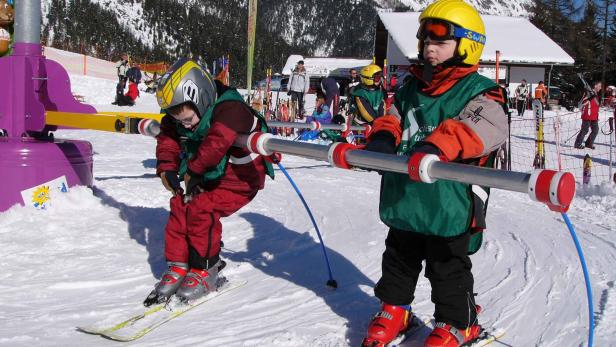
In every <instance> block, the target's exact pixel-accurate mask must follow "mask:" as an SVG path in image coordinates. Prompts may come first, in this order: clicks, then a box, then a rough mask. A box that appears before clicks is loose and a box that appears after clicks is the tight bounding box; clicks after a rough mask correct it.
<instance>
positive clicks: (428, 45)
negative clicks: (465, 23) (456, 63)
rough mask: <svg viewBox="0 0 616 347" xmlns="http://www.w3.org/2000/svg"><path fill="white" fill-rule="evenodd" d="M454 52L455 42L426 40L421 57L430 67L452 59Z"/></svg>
mask: <svg viewBox="0 0 616 347" xmlns="http://www.w3.org/2000/svg"><path fill="white" fill-rule="evenodd" d="M455 51H456V40H444V41H435V40H430V39H427V40H425V41H424V49H423V57H424V59H425V60H426V61H427V62H428V63H429V64H430V65H432V66H436V65H438V64H441V63H444V62H445V61H446V60H447V59H450V58H453V55H454V53H455Z"/></svg>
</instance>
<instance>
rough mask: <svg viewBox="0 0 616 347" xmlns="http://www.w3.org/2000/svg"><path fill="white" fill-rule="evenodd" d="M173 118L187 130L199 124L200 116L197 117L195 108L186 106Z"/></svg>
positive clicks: (173, 115)
mask: <svg viewBox="0 0 616 347" xmlns="http://www.w3.org/2000/svg"><path fill="white" fill-rule="evenodd" d="M171 116H172V117H173V119H175V121H176V122H178V123H180V124H182V126H184V128H186V129H192V128H193V127H194V126H195V125H197V124H199V116H197V113H196V112H195V111H194V110H193V108H192V107H190V106H188V105H184V107H182V108H181V109H180V112H178V113H176V114H172V115H171Z"/></svg>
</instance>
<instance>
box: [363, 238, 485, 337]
mask: <svg viewBox="0 0 616 347" xmlns="http://www.w3.org/2000/svg"><path fill="white" fill-rule="evenodd" d="M469 240H470V233H464V234H462V235H459V236H456V237H447V238H446V237H436V236H430V235H423V234H418V233H414V232H409V231H403V230H397V229H394V228H391V229H390V230H389V234H388V235H387V239H386V240H385V253H383V261H382V272H383V274H382V277H381V279H380V280H379V282H378V283H377V284H376V287H375V289H374V292H375V294H376V296H377V297H378V298H379V299H381V301H383V302H385V303H388V304H390V305H408V304H410V303H411V302H412V301H413V299H414V298H415V295H414V293H415V287H416V286H417V279H418V278H419V273H420V272H421V269H422V261H423V260H425V261H426V273H425V276H426V277H427V278H428V280H430V284H431V286H432V302H433V303H434V305H435V312H434V319H435V320H436V321H437V322H444V323H447V324H450V325H453V326H454V327H456V328H458V329H465V328H467V327H468V326H469V325H472V324H474V323H475V321H476V318H477V313H476V310H475V298H474V295H473V283H474V281H473V274H472V272H471V268H472V263H471V259H470V258H469V256H468V254H467V251H468V244H469Z"/></svg>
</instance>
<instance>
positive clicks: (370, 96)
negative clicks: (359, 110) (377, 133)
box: [351, 86, 385, 114]
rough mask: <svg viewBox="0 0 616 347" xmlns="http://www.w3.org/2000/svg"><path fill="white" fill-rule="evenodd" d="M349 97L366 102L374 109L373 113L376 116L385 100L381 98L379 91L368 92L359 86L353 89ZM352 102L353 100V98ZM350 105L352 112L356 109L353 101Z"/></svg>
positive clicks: (381, 94) (381, 93)
mask: <svg viewBox="0 0 616 347" xmlns="http://www.w3.org/2000/svg"><path fill="white" fill-rule="evenodd" d="M351 96H353V97H355V96H358V97H360V98H363V99H365V100H367V101H368V102H369V103H370V106H372V108H373V109H374V112H375V113H377V114H378V113H379V108H380V107H381V105H382V104H383V100H384V99H385V97H384V96H383V92H382V91H381V90H380V89H374V90H369V89H366V88H363V87H361V86H360V87H358V88H355V89H354V90H353V93H351ZM353 100H355V98H353ZM352 105H353V107H354V109H353V110H352V111H353V112H354V111H355V108H356V107H357V106H356V105H355V101H353V104H352Z"/></svg>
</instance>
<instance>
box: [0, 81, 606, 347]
mask: <svg viewBox="0 0 616 347" xmlns="http://www.w3.org/2000/svg"><path fill="white" fill-rule="evenodd" d="M72 79H73V85H74V91H75V92H76V93H78V94H80V95H85V96H86V100H88V102H90V103H92V104H94V105H95V106H96V107H97V109H98V110H100V111H108V110H115V109H121V108H118V107H116V106H112V105H109V102H111V98H112V96H113V90H114V87H115V82H114V81H105V80H101V79H95V78H84V77H74V76H72ZM101 90H103V91H105V90H106V91H108V92H109V93H108V94H109V95H107V94H105V93H101V92H100V91H101ZM308 102H309V103H311V102H313V100H312V99H311V98H310V97H309V98H308ZM311 106H312V105H309V106H307V108H310V107H311ZM123 110H127V109H126V108H124V109H123ZM130 111H135V112H137V111H140V112H157V111H158V107H157V105H156V101H155V100H154V97H153V96H152V95H150V94H145V93H142V95H141V98H140V99H139V100H138V105H137V106H135V107H134V108H133V109H130ZM56 136H57V137H59V138H72V139H81V140H87V141H90V142H91V143H92V144H93V146H94V150H95V152H96V154H95V155H94V174H95V182H94V184H95V187H94V188H93V189H88V188H85V187H76V188H72V189H71V191H70V192H69V193H68V194H62V195H59V196H56V197H55V198H54V201H53V205H52V206H51V207H50V208H49V209H48V210H45V211H34V210H31V209H27V208H23V207H14V208H12V209H10V210H9V211H6V212H4V213H0V242H1V247H2V257H0V266H1V267H2V269H3V275H4V281H3V282H2V283H0V346H33V345H35V346H67V347H69V346H119V345H126V344H121V343H116V342H113V341H109V340H105V339H102V338H100V337H97V336H92V335H86V334H83V333H80V332H78V331H76V330H75V327H76V326H78V325H87V324H91V323H94V322H97V321H100V320H103V319H106V318H107V319H111V318H114V317H120V316H122V315H123V314H126V312H130V311H131V310H135V309H138V308H139V307H140V302H141V301H142V300H143V299H144V297H145V296H146V295H147V294H148V293H149V291H150V290H151V288H152V286H153V285H154V283H156V281H157V278H159V277H160V275H161V274H162V272H163V271H164V269H165V263H164V257H163V254H162V252H163V244H164V226H165V223H166V220H167V215H168V211H169V207H168V199H169V195H168V193H167V192H166V191H165V190H164V188H163V187H162V186H161V184H160V181H159V179H157V178H156V177H155V174H154V173H155V159H154V148H155V141H154V139H151V138H145V137H142V136H139V135H122V134H111V133H102V132H95V131H79V130H72V131H68V130H64V131H58V132H57V133H56ZM283 164H284V165H285V167H286V168H287V170H288V171H289V173H290V175H291V176H292V177H293V179H294V180H295V181H296V183H297V185H298V186H299V188H300V189H301V190H302V193H303V195H304V197H305V199H306V201H307V202H308V204H309V205H310V207H311V209H312V212H313V214H314V216H315V219H316V220H317V223H318V225H319V228H320V231H321V233H322V236H323V239H324V242H325V245H326V249H327V252H328V255H329V258H330V262H331V266H332V271H333V275H334V278H335V279H336V280H337V282H338V285H339V288H338V289H337V290H331V289H329V288H327V287H326V286H325V282H326V281H327V279H328V276H327V272H326V268H325V262H324V259H323V254H322V251H321V247H320V245H319V241H318V237H317V235H316V231H315V230H314V227H313V226H312V224H311V222H310V220H309V218H308V216H307V214H306V212H305V210H304V208H303V206H302V205H301V202H300V201H299V199H298V197H297V196H296V194H295V192H294V191H293V190H292V188H291V186H290V184H289V183H288V182H287V181H286V179H285V177H284V176H283V175H282V173H281V172H280V171H277V172H276V174H277V177H276V180H274V181H272V180H268V181H267V182H266V188H265V189H264V190H263V191H261V192H260V193H259V194H258V195H257V197H256V198H255V200H254V201H253V202H252V203H251V204H249V205H248V206H246V207H245V208H243V209H242V210H240V211H239V212H238V213H237V214H235V215H233V216H231V217H229V218H225V219H223V222H222V223H223V230H224V232H223V239H224V241H225V248H224V249H223V251H222V256H223V257H224V258H225V259H226V260H227V262H228V266H227V268H226V269H225V270H224V271H223V274H224V275H225V276H227V277H228V278H229V279H230V280H231V281H233V280H234V279H236V280H240V279H245V280H247V281H248V283H247V284H246V285H245V286H244V287H242V288H241V289H239V290H237V291H233V292H230V293H229V294H227V295H225V296H221V297H220V298H216V299H215V300H212V301H211V302H209V303H207V304H205V305H203V306H202V307H199V308H197V309H195V310H192V311H190V312H188V313H186V314H185V315H184V316H183V317H181V318H179V319H177V320H174V321H172V322H169V323H168V324H165V325H164V326H162V327H160V328H159V329H157V330H156V331H154V332H152V333H150V334H148V335H146V336H145V337H143V338H141V339H140V340H137V341H135V342H132V343H130V345H131V346H162V345H169V344H170V343H171V344H172V345H174V346H263V345H270V346H357V345H359V343H360V342H361V339H362V337H363V334H364V332H365V329H366V327H367V324H368V322H369V320H370V318H371V316H372V315H373V314H374V313H375V312H376V310H377V309H378V307H379V302H378V300H377V299H376V298H375V297H374V295H373V291H372V288H373V286H374V284H375V283H376V281H378V279H379V276H380V260H381V254H382V252H383V250H384V239H385V236H386V232H387V228H386V226H385V225H383V224H382V223H381V222H380V221H379V219H378V194H379V181H380V178H379V176H378V175H377V174H376V173H373V172H363V171H342V170H339V169H334V168H331V167H329V165H328V164H327V163H323V162H317V161H313V160H308V159H302V158H297V157H292V156H285V157H284V159H283ZM569 215H570V217H571V220H572V221H573V223H574V225H575V227H576V231H577V233H578V237H579V239H580V242H581V244H582V247H583V249H584V251H585V255H586V261H587V263H588V267H589V271H590V276H591V280H592V284H593V294H594V296H593V299H594V302H595V307H594V309H595V312H594V313H595V318H596V324H597V327H596V335H595V345H596V346H616V338H615V337H614V336H615V335H616V325H614V324H613V322H614V320H615V319H616V288H615V285H614V284H615V282H616V267H615V266H614V264H616V191H615V190H614V189H613V188H611V187H609V186H593V187H589V188H586V189H579V194H578V196H577V197H576V199H575V200H574V203H573V205H572V207H571V210H570V211H569ZM487 222H488V230H487V231H486V232H485V234H484V246H483V247H482V248H481V250H480V251H479V252H478V253H476V254H475V255H473V256H472V260H473V264H474V269H473V273H474V275H475V291H476V292H477V293H479V295H478V297H477V302H478V303H479V304H480V305H482V306H483V307H484V312H483V313H482V314H481V316H480V322H481V323H482V324H485V325H486V326H494V327H500V328H504V329H506V330H507V333H506V335H505V337H504V338H503V343H504V344H503V346H578V345H581V344H584V345H585V343H586V337H587V329H588V317H587V312H588V311H587V306H586V293H585V286H584V278H583V275H582V271H581V267H580V264H579V260H578V258H577V254H576V251H575V247H574V245H573V243H572V241H571V238H570V235H569V232H568V231H567V229H566V226H565V224H564V222H563V220H562V217H561V216H560V215H559V214H556V213H553V212H550V211H549V210H548V209H547V208H546V207H544V206H542V205H540V204H538V203H535V202H532V201H531V200H530V199H529V198H528V197H527V196H526V195H523V194H518V193H512V192H505V191H496V190H494V191H493V193H492V195H491V197H490V207H489V214H488V220H487ZM413 308H414V310H415V311H416V312H417V313H418V315H419V316H420V318H422V319H428V318H430V316H431V314H432V312H433V310H434V307H433V304H432V302H431V301H430V284H429V282H428V281H427V280H426V279H425V278H424V277H423V276H421V277H420V280H419V283H418V285H417V290H416V300H415V302H414V303H413ZM418 345H419V344H417V343H415V342H413V343H410V344H409V346H418ZM495 346H498V344H496V345H495Z"/></svg>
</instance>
